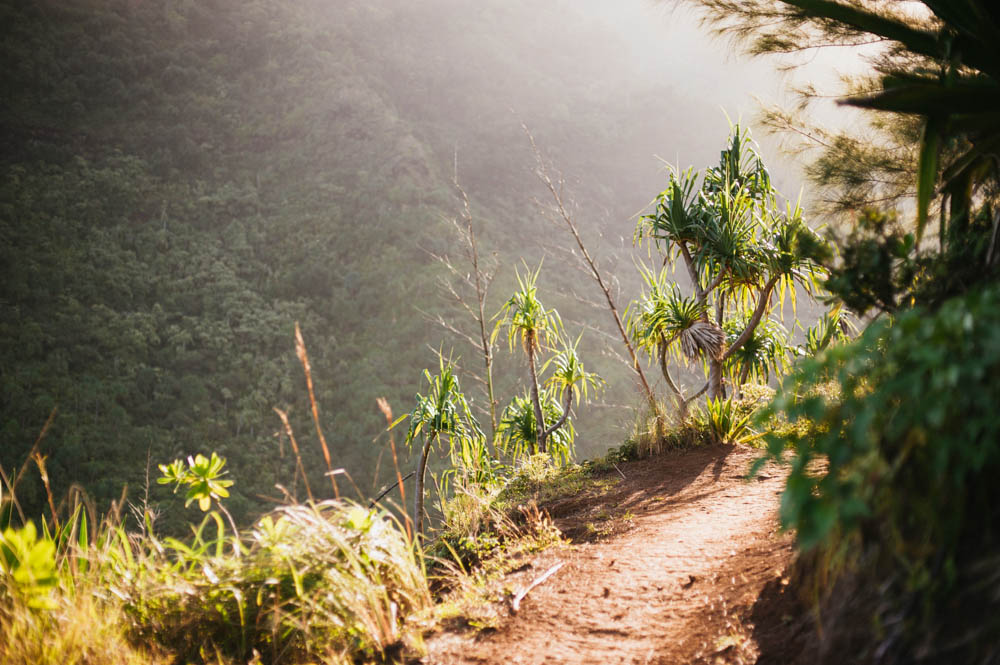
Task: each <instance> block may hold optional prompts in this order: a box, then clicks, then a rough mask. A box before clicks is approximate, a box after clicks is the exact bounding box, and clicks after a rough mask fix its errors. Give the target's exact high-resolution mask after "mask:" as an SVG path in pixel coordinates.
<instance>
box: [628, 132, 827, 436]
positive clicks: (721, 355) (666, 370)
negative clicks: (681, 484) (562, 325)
mask: <svg viewBox="0 0 1000 665" xmlns="http://www.w3.org/2000/svg"><path fill="white" fill-rule="evenodd" d="M654 205H655V208H654V210H653V212H652V213H650V214H647V215H643V216H642V217H641V218H640V220H639V223H638V225H637V227H636V232H635V240H636V242H637V243H642V242H646V241H652V243H653V244H654V245H655V246H656V247H657V248H658V249H660V250H661V251H662V252H663V253H664V258H663V263H664V269H662V270H660V271H659V272H654V271H653V270H651V269H643V277H644V279H645V282H646V287H645V292H644V294H643V297H642V299H641V300H640V301H639V302H638V303H633V305H632V306H631V307H630V309H629V329H630V331H631V334H632V336H633V338H634V339H635V340H636V342H637V343H638V344H639V345H640V346H642V348H644V349H645V350H646V351H647V352H648V353H649V354H650V355H651V356H652V357H653V358H655V359H656V360H657V361H658V363H659V365H660V370H661V372H662V373H663V377H664V380H665V381H666V384H667V386H668V388H669V389H670V391H671V393H672V394H673V396H674V398H675V402H676V403H677V406H678V411H679V412H680V414H681V417H682V418H683V417H684V416H685V414H686V412H687V407H688V405H689V404H690V402H691V401H692V400H693V399H695V398H696V397H699V396H701V395H703V394H706V393H707V396H708V398H709V399H718V398H720V397H723V396H724V395H725V382H726V377H727V376H729V377H730V380H731V381H733V380H734V379H735V380H739V379H740V377H743V378H746V377H747V376H748V375H749V374H750V372H751V371H753V370H754V368H757V371H758V373H759V370H760V363H759V361H760V360H761V358H762V356H761V355H760V354H759V353H757V352H759V351H763V350H764V349H761V348H755V349H754V352H755V354H756V355H755V356H754V357H753V358H750V357H748V354H747V353H746V350H744V347H745V346H746V345H747V344H748V343H753V344H754V346H755V347H758V346H759V345H758V344H757V343H756V342H755V340H757V341H759V340H760V339H763V337H762V335H763V334H764V332H765V331H770V330H771V328H772V327H771V324H767V326H765V329H764V330H759V328H760V326H761V323H762V321H765V320H767V319H768V318H769V316H770V315H771V314H772V313H773V309H774V305H775V300H777V301H778V302H779V303H781V304H783V303H784V301H785V298H786V297H787V298H789V299H790V300H791V302H792V303H793V305H794V302H795V297H796V289H797V288H799V287H801V288H803V289H804V290H805V291H806V292H807V293H815V291H816V289H817V288H818V283H817V282H818V279H819V278H820V277H821V276H822V275H823V271H822V268H821V267H820V265H819V260H821V259H822V258H824V257H825V254H826V252H827V251H828V250H827V248H826V245H825V243H823V242H822V241H821V240H820V238H819V236H818V235H817V234H816V233H815V232H814V231H812V230H811V229H810V228H809V227H808V226H807V225H806V223H805V222H804V221H803V219H802V210H801V208H800V207H799V206H798V205H791V204H786V205H785V206H784V207H783V208H782V207H781V206H779V204H778V195H777V192H776V191H775V189H774V187H773V185H772V183H771V178H770V175H769V173H768V171H767V169H766V167H765V166H764V162H763V160H762V159H761V157H760V154H759V152H758V149H757V146H756V144H755V143H754V142H753V140H752V139H751V137H750V133H749V131H747V130H744V129H742V128H740V127H739V126H736V127H735V128H734V130H733V132H732V134H731V136H730V138H729V142H728V145H727V146H726V148H725V149H724V150H723V151H722V153H721V158H720V160H719V164H718V165H717V166H714V167H711V168H709V169H708V170H707V171H706V172H705V174H704V177H701V176H700V174H699V173H697V172H695V171H693V170H691V169H688V170H686V171H683V172H678V171H676V170H674V171H671V173H670V176H669V181H668V186H667V188H666V189H665V190H664V191H663V192H661V193H660V194H659V195H658V196H657V197H656V200H655V204H654ZM678 263H680V264H681V265H682V266H683V267H684V269H685V271H686V273H687V277H688V280H689V282H690V285H691V290H692V293H691V294H690V295H684V294H683V292H682V290H681V287H680V285H679V284H677V283H674V282H672V281H671V279H670V276H669V273H668V271H667V269H666V266H667V265H668V264H669V265H670V267H676V265H677V264H678ZM755 335H756V337H755ZM677 347H679V352H680V353H681V354H683V355H684V356H685V357H686V358H687V359H688V360H695V359H698V360H701V361H702V363H703V365H704V367H705V369H706V374H707V376H706V382H705V384H704V386H702V387H701V388H700V389H699V390H696V391H695V392H694V393H693V394H691V395H685V394H684V392H683V391H682V390H681V387H680V386H679V385H678V383H677V381H676V380H675V379H674V377H673V376H672V374H671V371H670V366H669V363H668V358H669V357H670V355H671V353H673V354H674V355H675V356H676V355H677V350H676V349H677ZM775 348H776V347H775ZM741 351H743V353H741ZM764 360H765V364H766V365H769V366H773V365H774V364H777V363H778V362H779V361H780V354H771V356H770V357H766V358H764Z"/></svg>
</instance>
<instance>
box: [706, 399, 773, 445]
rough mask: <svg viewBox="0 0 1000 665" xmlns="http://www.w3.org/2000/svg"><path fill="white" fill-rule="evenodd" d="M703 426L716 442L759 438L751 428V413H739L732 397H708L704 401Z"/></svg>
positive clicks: (731, 442)
mask: <svg viewBox="0 0 1000 665" xmlns="http://www.w3.org/2000/svg"><path fill="white" fill-rule="evenodd" d="M704 418H705V427H706V428H707V429H708V432H709V434H710V435H711V437H712V440H714V441H715V442H716V443H723V444H730V445H732V444H737V443H746V442H748V441H751V440H753V439H756V438H759V437H760V435H759V434H757V433H755V432H754V431H753V430H752V429H751V422H752V420H753V413H752V412H750V413H740V411H739V409H738V408H737V406H736V404H735V401H734V400H733V398H731V397H730V398H722V397H720V398H717V399H709V400H707V401H706V402H705V415H704Z"/></svg>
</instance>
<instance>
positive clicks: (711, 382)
mask: <svg viewBox="0 0 1000 665" xmlns="http://www.w3.org/2000/svg"><path fill="white" fill-rule="evenodd" d="M723 396H724V394H723V385H722V361H721V360H713V359H709V361H708V399H718V398H720V397H723Z"/></svg>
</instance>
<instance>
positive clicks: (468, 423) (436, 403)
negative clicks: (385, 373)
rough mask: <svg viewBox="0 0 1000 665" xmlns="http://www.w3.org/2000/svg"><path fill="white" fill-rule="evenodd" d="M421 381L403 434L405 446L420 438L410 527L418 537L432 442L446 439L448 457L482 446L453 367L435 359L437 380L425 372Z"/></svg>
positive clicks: (440, 358)
mask: <svg viewBox="0 0 1000 665" xmlns="http://www.w3.org/2000/svg"><path fill="white" fill-rule="evenodd" d="M424 377H425V378H426V379H427V383H428V386H429V387H428V390H427V395H421V394H419V393H418V394H417V404H416V406H415V407H414V408H413V411H412V412H411V413H410V414H409V418H410V427H409V429H408V430H407V432H406V444H407V445H411V444H412V443H413V442H414V441H415V440H417V438H418V437H420V435H421V434H422V435H423V441H422V442H421V445H420V458H419V460H418V462H417V470H416V492H415V498H414V500H413V524H414V528H415V529H416V533H417V534H419V535H423V532H424V475H425V474H426V472H427V457H428V454H429V453H430V450H431V446H432V445H433V444H434V442H435V441H437V442H438V443H441V442H442V441H443V440H444V439H447V441H448V447H449V452H450V453H451V454H452V456H454V455H455V452H456V449H461V448H463V447H464V448H470V447H472V448H477V449H478V448H485V446H486V440H485V436H484V435H483V431H482V429H481V428H480V426H479V423H478V422H477V421H476V418H475V416H473V415H472V410H471V409H470V408H469V403H468V402H467V401H466V399H465V395H463V394H462V387H461V385H459V381H458V376H457V375H456V374H455V368H454V366H453V365H452V364H451V363H450V362H447V363H446V362H445V361H444V358H443V357H439V371H438V374H437V376H431V373H430V372H429V371H427V370H424Z"/></svg>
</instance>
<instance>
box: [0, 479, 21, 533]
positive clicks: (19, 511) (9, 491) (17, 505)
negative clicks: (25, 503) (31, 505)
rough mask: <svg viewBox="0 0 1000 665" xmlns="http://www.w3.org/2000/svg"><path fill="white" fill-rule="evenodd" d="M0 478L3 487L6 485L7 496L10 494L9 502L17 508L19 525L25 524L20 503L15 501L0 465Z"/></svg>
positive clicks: (10, 486)
mask: <svg viewBox="0 0 1000 665" xmlns="http://www.w3.org/2000/svg"><path fill="white" fill-rule="evenodd" d="M0 478H2V479H3V482H4V484H5V485H7V490H8V492H7V493H8V494H10V502H11V503H12V504H14V507H15V508H17V514H18V515H20V516H21V524H24V523H25V521H26V520H25V519H24V511H23V510H21V502H20V501H18V500H17V495H16V494H14V492H13V490H12V485H11V484H10V478H8V477H7V473H6V472H5V471H4V470H3V465H0Z"/></svg>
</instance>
